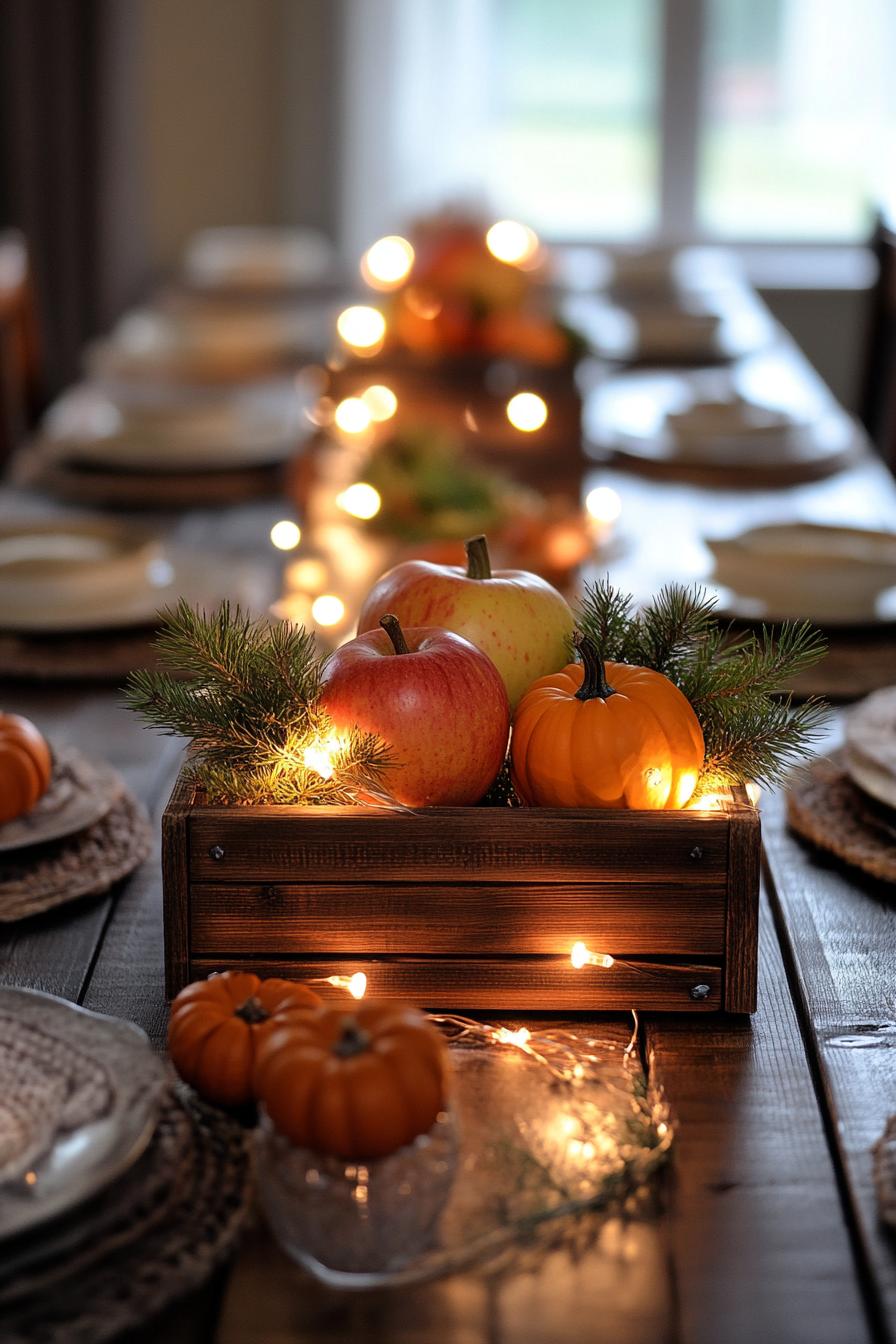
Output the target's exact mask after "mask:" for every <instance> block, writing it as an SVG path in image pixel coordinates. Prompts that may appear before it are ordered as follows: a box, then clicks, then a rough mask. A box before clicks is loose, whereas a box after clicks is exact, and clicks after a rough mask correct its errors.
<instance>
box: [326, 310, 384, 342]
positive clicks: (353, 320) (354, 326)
mask: <svg viewBox="0 0 896 1344" xmlns="http://www.w3.org/2000/svg"><path fill="white" fill-rule="evenodd" d="M336 330H337V331H338V332H339V335H340V337H341V338H342V340H343V341H344V342H345V344H346V345H350V346H351V347H352V349H353V350H357V351H359V352H361V353H373V352H375V351H376V350H377V349H378V348H379V346H380V345H381V344H382V341H383V337H384V336H385V334H386V319H385V318H384V317H383V315H382V313H381V312H380V310H379V308H369V307H367V305H366V304H353V305H352V307H351V308H344V309H343V310H342V312H341V313H340V314H339V316H338V317H337V319H336Z"/></svg>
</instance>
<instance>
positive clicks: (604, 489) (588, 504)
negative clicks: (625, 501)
mask: <svg viewBox="0 0 896 1344" xmlns="http://www.w3.org/2000/svg"><path fill="white" fill-rule="evenodd" d="M585 511H586V513H587V514H588V516H589V517H590V518H593V519H594V521H595V522H596V523H615V521H616V519H617V518H618V517H619V515H620V513H621V512H622V500H621V499H620V498H619V496H618V495H617V493H616V491H615V490H611V489H610V487H609V486H608V485H597V486H595V488H594V489H593V490H589V491H588V494H587V495H586V496H585Z"/></svg>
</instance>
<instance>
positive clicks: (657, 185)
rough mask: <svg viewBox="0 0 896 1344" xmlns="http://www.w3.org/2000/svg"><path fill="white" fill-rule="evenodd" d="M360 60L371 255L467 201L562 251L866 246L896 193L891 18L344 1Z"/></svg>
mask: <svg viewBox="0 0 896 1344" xmlns="http://www.w3.org/2000/svg"><path fill="white" fill-rule="evenodd" d="M347 50H348V57H349V61H350V66H349V73H350V81H349V84H350V88H351V90H352V94H351V96H350V102H349V107H348V109H347V123H346V125H347V130H348V140H349V147H348V155H347V161H346V164H345V166H344V173H343V177H344V186H345V192H344V197H345V199H344V202H343V205H344V210H343V213H344V216H345V218H346V221H347V224H348V228H347V232H348V235H349V241H350V242H351V245H352V246H353V247H355V246H356V247H357V248H358V249H359V248H361V247H363V246H364V245H365V243H366V242H367V241H369V239H370V238H371V237H373V236H375V235H376V234H377V233H380V232H383V231H385V230H388V229H392V228H395V227H397V225H398V223H399V222H400V220H401V219H402V218H404V217H405V216H406V215H407V214H408V213H413V212H414V211H417V210H422V209H429V208H432V207H433V206H435V205H437V204H439V203H442V202H444V201H446V200H459V199H460V200H463V199H467V200H471V199H472V200H476V199H478V200H481V201H483V202H488V203H490V204H491V205H492V206H493V207H498V208H500V209H501V210H502V211H506V212H507V213H509V214H514V215H517V216H519V217H521V218H524V219H526V220H527V221H528V222H530V223H532V224H533V225H534V226H535V227H536V228H538V229H539V230H540V231H541V232H542V233H544V234H545V235H546V236H547V237H550V238H554V239H582V240H586V239H595V238H606V239H610V240H612V239H614V238H615V239H622V238H637V237H643V238H650V237H661V238H667V239H670V240H677V239H680V238H683V237H701V238H705V239H714V238H721V239H729V240H731V239H733V240H737V241H744V242H748V241H762V240H774V241H801V242H810V241H811V242H854V241H857V240H859V239H861V238H863V237H864V236H865V235H866V233H867V232H868V229H869V227H870V209H871V204H872V202H873V200H874V199H875V197H877V196H879V195H881V194H883V193H885V192H887V191H889V190H892V187H893V185H894V184H893V182H892V180H891V181H890V182H887V181H886V180H885V174H886V173H887V171H889V173H890V174H891V177H894V176H896V77H894V75H893V72H892V67H893V63H894V58H896V0H350V5H349V28H348V32H347ZM352 173H354V176H352Z"/></svg>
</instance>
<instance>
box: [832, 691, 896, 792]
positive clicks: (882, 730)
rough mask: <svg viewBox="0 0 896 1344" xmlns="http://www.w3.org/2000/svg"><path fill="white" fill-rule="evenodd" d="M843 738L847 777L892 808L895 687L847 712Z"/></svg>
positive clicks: (895, 771) (895, 780)
mask: <svg viewBox="0 0 896 1344" xmlns="http://www.w3.org/2000/svg"><path fill="white" fill-rule="evenodd" d="M894 676H896V669H894ZM844 736H845V743H844V745H845V749H846V753H845V754H846V768H847V771H848V773H849V775H850V778H851V779H852V780H853V781H854V783H856V784H858V786H859V788H860V789H862V790H863V792H864V793H867V794H870V796H871V797H872V798H875V799H876V800H877V801H878V802H879V803H884V804H885V805H886V806H887V807H891V808H894V809H896V686H887V687H885V688H884V689H883V690H880V691H874V692H873V693H872V694H871V695H869V696H867V697H866V698H865V699H864V700H862V701H861V703H860V704H858V705H856V707H855V708H854V709H852V710H850V712H849V714H848V715H847V717H846V728H845V734H844Z"/></svg>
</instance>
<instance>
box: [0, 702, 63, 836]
mask: <svg viewBox="0 0 896 1344" xmlns="http://www.w3.org/2000/svg"><path fill="white" fill-rule="evenodd" d="M52 773H53V758H52V756H51V755H50V748H49V747H48V746H47V743H46V741H45V739H44V737H43V736H42V734H41V733H40V732H39V731H38V730H37V728H35V726H34V724H33V723H32V722H31V720H30V719H25V718H23V717H22V716H21V714H0V825H2V824H3V822H5V821H13V820H14V819H15V818H16V817H20V816H21V815H22V814H23V812H29V811H30V810H31V808H32V807H34V805H35V803H37V802H39V801H40V799H41V798H43V796H44V794H45V793H46V791H47V789H48V788H49V787H50V777H51V775H52Z"/></svg>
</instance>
